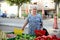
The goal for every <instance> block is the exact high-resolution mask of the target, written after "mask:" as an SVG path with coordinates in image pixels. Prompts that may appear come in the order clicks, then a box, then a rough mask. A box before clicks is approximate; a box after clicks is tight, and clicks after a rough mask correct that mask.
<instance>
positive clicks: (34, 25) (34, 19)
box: [27, 14, 42, 35]
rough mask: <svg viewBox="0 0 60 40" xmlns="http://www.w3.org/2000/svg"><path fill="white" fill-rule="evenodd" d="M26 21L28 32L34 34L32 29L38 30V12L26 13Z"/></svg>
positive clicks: (40, 20)
mask: <svg viewBox="0 0 60 40" xmlns="http://www.w3.org/2000/svg"><path fill="white" fill-rule="evenodd" d="M27 21H28V23H29V34H31V35H34V30H36V29H37V30H40V28H41V25H40V24H41V23H42V17H41V15H40V14H36V16H32V15H31V14H29V15H28V18H27Z"/></svg>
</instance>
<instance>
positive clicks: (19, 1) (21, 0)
mask: <svg viewBox="0 0 60 40" xmlns="http://www.w3.org/2000/svg"><path fill="white" fill-rule="evenodd" d="M5 1H6V2H7V3H9V4H10V5H11V6H12V5H17V6H18V10H17V12H18V14H17V17H19V9H20V7H21V5H23V3H28V2H30V1H31V0H5Z"/></svg>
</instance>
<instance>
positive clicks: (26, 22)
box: [22, 20, 28, 30]
mask: <svg viewBox="0 0 60 40" xmlns="http://www.w3.org/2000/svg"><path fill="white" fill-rule="evenodd" d="M27 24H28V21H27V20H26V21H25V23H24V25H23V28H22V30H24V28H25V27H26V25H27Z"/></svg>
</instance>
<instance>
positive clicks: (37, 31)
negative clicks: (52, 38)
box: [34, 30, 46, 36]
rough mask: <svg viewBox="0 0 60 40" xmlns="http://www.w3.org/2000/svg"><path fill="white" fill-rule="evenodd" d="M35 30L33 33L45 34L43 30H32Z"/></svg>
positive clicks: (37, 34)
mask: <svg viewBox="0 0 60 40" xmlns="http://www.w3.org/2000/svg"><path fill="white" fill-rule="evenodd" d="M34 32H35V34H36V36H43V35H45V32H46V31H45V30H35V31H34Z"/></svg>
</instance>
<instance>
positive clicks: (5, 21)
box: [0, 18, 60, 37]
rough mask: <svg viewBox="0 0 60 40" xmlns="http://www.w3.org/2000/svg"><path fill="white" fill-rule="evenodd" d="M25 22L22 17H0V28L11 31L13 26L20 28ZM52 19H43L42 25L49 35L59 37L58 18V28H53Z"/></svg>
mask: <svg viewBox="0 0 60 40" xmlns="http://www.w3.org/2000/svg"><path fill="white" fill-rule="evenodd" d="M24 22H25V20H24V19H13V18H12V19H10V18H0V29H1V30H3V31H13V28H14V27H17V28H21V27H22V25H23V23H24ZM53 24H54V19H45V20H43V27H44V28H46V29H47V31H48V32H49V34H50V35H54V34H55V35H57V37H60V27H59V26H60V19H58V28H59V29H53ZM27 32H28V25H27V27H26V29H25V33H27Z"/></svg>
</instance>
